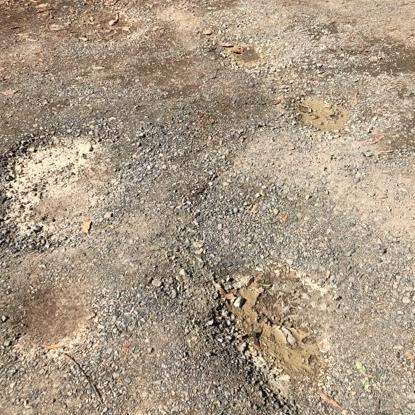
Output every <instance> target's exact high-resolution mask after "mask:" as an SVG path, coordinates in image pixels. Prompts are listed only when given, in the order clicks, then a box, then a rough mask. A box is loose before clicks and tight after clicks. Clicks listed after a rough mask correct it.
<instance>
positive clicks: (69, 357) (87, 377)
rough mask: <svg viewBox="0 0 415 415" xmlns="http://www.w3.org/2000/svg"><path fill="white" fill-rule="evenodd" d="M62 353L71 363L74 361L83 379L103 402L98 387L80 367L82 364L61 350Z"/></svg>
mask: <svg viewBox="0 0 415 415" xmlns="http://www.w3.org/2000/svg"><path fill="white" fill-rule="evenodd" d="M63 354H64V355H65V356H66V357H67V358H68V359H70V360H71V361H72V362H73V363H75V365H76V367H77V368H78V369H79V371H80V372H81V373H82V374H83V375H84V376H85V379H86V380H87V381H88V383H89V385H90V386H91V388H92V390H93V391H94V392H95V394H96V395H97V396H98V399H99V400H100V402H101V403H104V400H103V399H102V395H101V392H100V391H99V390H98V388H97V387H96V386H95V384H94V383H93V382H92V380H91V378H90V377H89V376H88V374H87V373H86V372H85V370H84V369H83V368H82V366H81V365H80V364H79V363H78V362H77V361H76V360H75V359H74V358H73V357H72V356H71V355H70V354H68V353H65V352H63Z"/></svg>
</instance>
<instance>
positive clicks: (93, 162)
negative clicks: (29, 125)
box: [4, 137, 114, 241]
mask: <svg viewBox="0 0 415 415" xmlns="http://www.w3.org/2000/svg"><path fill="white" fill-rule="evenodd" d="M7 170H8V173H9V176H10V177H11V180H9V181H8V182H7V183H6V189H5V195H6V198H7V199H8V208H7V212H6V215H5V218H4V221H5V223H6V225H8V226H12V227H13V230H14V232H15V234H16V238H25V237H30V236H35V237H38V238H39V237H40V236H42V237H45V238H50V239H51V240H52V241H61V240H63V239H66V238H68V237H69V236H71V235H74V234H79V231H80V229H81V224H82V223H83V221H85V220H87V219H90V218H91V216H92V215H93V214H94V213H96V212H97V211H99V210H100V209H101V206H104V207H105V197H104V196H105V194H104V190H105V188H106V187H107V186H108V185H109V184H111V183H112V184H113V183H114V179H113V178H112V176H111V163H110V161H109V158H108V157H107V156H106V154H105V151H104V150H103V148H102V147H101V145H99V144H96V143H93V142H92V141H90V140H89V139H88V138H85V137H79V138H72V137H66V138H60V139H55V140H53V141H52V142H51V143H49V145H47V146H45V147H42V148H34V147H32V148H29V149H28V151H27V152H26V153H25V154H24V155H22V156H18V157H16V158H14V159H12V160H11V161H10V162H9V164H8V166H7Z"/></svg>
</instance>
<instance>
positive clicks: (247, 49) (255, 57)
mask: <svg viewBox="0 0 415 415" xmlns="http://www.w3.org/2000/svg"><path fill="white" fill-rule="evenodd" d="M226 50H227V53H228V55H229V56H230V58H231V59H232V60H233V61H234V62H236V63H237V64H238V65H239V66H244V67H247V68H253V67H255V66H258V65H260V64H261V63H262V57H261V55H260V53H259V52H258V51H257V50H256V49H255V47H254V46H252V45H235V46H233V47H231V48H227V49H226Z"/></svg>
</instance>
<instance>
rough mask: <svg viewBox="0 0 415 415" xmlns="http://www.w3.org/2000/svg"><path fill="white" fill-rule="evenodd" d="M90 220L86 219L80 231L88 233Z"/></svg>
mask: <svg viewBox="0 0 415 415" xmlns="http://www.w3.org/2000/svg"><path fill="white" fill-rule="evenodd" d="M91 226H92V221H90V220H87V221H85V222H84V223H83V224H82V232H83V233H85V234H88V233H89V232H90V230H91Z"/></svg>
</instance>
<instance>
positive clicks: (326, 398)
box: [320, 392, 343, 411]
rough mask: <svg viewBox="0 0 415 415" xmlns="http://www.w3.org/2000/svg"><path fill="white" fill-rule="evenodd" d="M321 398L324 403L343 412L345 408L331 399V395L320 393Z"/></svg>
mask: <svg viewBox="0 0 415 415" xmlns="http://www.w3.org/2000/svg"><path fill="white" fill-rule="evenodd" d="M320 398H321V400H322V401H323V402H325V403H326V404H328V405H330V406H331V407H333V408H335V409H337V410H339V411H343V407H342V406H341V405H340V404H339V403H338V402H337V401H335V400H334V399H333V398H331V397H330V396H329V395H327V394H325V393H324V392H320Z"/></svg>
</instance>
